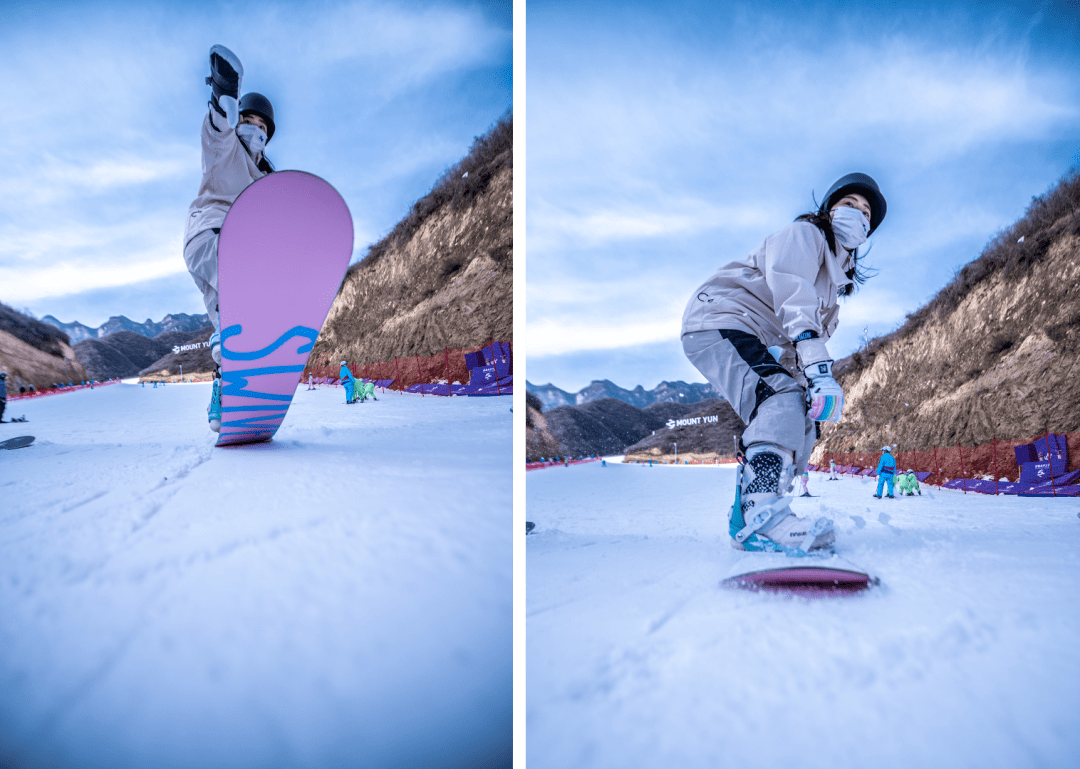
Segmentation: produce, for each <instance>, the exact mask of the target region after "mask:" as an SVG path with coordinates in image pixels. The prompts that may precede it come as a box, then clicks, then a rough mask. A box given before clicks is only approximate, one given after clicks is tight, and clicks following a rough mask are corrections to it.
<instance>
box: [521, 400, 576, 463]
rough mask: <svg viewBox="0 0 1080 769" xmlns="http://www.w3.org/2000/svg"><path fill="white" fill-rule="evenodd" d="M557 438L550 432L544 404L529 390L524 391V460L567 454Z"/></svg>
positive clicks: (534, 460) (532, 460)
mask: <svg viewBox="0 0 1080 769" xmlns="http://www.w3.org/2000/svg"><path fill="white" fill-rule="evenodd" d="M567 453H568V452H567V451H566V449H565V448H563V446H562V444H561V443H559V440H558V439H557V438H556V437H555V436H554V435H552V434H551V428H550V427H548V423H547V417H545V416H544V404H543V403H542V402H541V401H540V399H539V398H538V397H536V396H535V395H533V394H532V393H530V392H526V393H525V461H526V462H536V461H538V460H541V459H544V458H547V457H562V456H566V455H567Z"/></svg>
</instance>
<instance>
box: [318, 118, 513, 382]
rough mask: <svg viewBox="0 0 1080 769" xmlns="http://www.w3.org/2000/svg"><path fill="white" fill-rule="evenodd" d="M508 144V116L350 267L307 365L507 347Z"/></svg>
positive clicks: (510, 265)
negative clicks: (498, 344) (495, 345)
mask: <svg viewBox="0 0 1080 769" xmlns="http://www.w3.org/2000/svg"><path fill="white" fill-rule="evenodd" d="M513 137H514V126H513V118H512V116H511V115H507V116H506V117H504V118H503V119H502V120H500V121H499V122H498V123H497V124H496V125H495V126H494V127H493V128H492V129H491V130H490V131H489V132H488V133H487V134H486V135H484V136H482V137H478V138H477V139H476V141H475V142H474V143H473V146H472V149H471V150H470V152H469V154H468V155H467V156H466V157H465V158H464V159H463V160H462V161H461V162H459V163H458V164H457V165H455V166H454V167H452V168H450V169H449V170H447V171H446V173H444V174H443V176H442V177H441V178H440V179H439V180H438V182H437V183H436V184H435V186H434V188H433V189H432V190H431V192H430V193H428V195H426V196H425V197H423V198H421V199H420V200H418V201H417V202H416V203H415V204H414V205H413V207H412V210H411V211H410V212H409V214H408V216H406V217H405V218H404V219H403V220H402V221H401V222H399V223H398V224H397V226H396V227H395V228H394V230H393V231H392V232H391V233H390V234H389V235H387V236H386V237H385V238H384V239H383V240H381V241H380V242H378V243H376V244H375V245H373V246H371V247H370V249H369V250H368V253H367V255H366V256H365V257H364V259H363V260H362V261H360V262H359V263H357V264H355V265H353V266H352V267H350V268H349V271H348V273H347V274H346V275H345V279H344V281H343V282H342V285H341V288H340V290H339V291H338V295H337V298H336V299H335V300H334V304H333V306H332V307H331V309H330V314H329V316H328V317H327V319H326V323H325V324H324V325H323V328H322V332H321V333H320V335H319V338H318V340H317V341H316V342H315V346H314V349H313V351H312V354H311V358H310V360H309V365H310V366H313V367H318V366H324V365H333V366H334V367H335V370H336V366H337V363H338V362H340V361H342V360H349V361H352V362H356V363H366V362H372V363H373V362H377V361H388V360H392V359H393V358H394V357H406V356H412V355H421V356H424V355H432V354H435V353H441V352H442V351H443V349H444V348H447V347H449V348H465V347H473V346H476V345H481V344H485V343H487V341H488V340H489V339H494V340H498V341H508V342H509V341H513V316H514V312H513V310H514V308H513V275H514V271H513V262H514V235H513V221H514V217H513V213H514V197H513V181H514V168H513V145H514V142H513Z"/></svg>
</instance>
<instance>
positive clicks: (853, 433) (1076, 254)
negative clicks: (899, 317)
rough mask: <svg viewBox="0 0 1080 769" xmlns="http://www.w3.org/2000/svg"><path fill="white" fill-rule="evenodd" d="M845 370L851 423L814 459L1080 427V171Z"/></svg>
mask: <svg viewBox="0 0 1080 769" xmlns="http://www.w3.org/2000/svg"><path fill="white" fill-rule="evenodd" d="M1021 237H1023V241H1022V242H1017V241H1019V240H1020V238H1021ZM836 371H837V378H838V380H839V381H840V383H841V384H842V385H843V387H844V392H845V404H844V416H843V421H842V422H840V423H839V424H837V425H828V426H826V429H825V434H824V437H823V440H822V441H820V442H819V443H818V446H817V449H816V450H815V454H814V456H815V458H819V457H820V456H821V455H822V454H823V453H824V452H834V451H835V452H842V451H869V450H872V449H876V448H878V447H880V446H882V445H885V444H890V445H895V446H897V448H898V449H899V450H900V451H906V450H910V449H930V448H932V447H934V446H956V445H958V444H959V445H964V446H973V445H979V444H983V443H988V442H990V441H991V439H993V438H997V439H999V440H1002V439H1004V440H1018V439H1023V438H1029V437H1031V436H1035V435H1038V434H1039V433H1041V432H1043V431H1045V430H1047V429H1049V430H1050V431H1052V432H1057V433H1069V432H1076V431H1078V430H1080V379H1078V378H1077V374H1080V171H1074V172H1072V173H1071V174H1070V175H1068V176H1066V177H1065V178H1064V179H1063V180H1062V181H1061V183H1060V184H1059V185H1058V186H1057V187H1056V188H1055V189H1053V190H1051V192H1049V193H1048V194H1047V195H1045V196H1043V197H1039V198H1036V199H1034V201H1033V202H1032V205H1031V207H1030V208H1029V209H1028V211H1027V213H1026V214H1025V215H1024V217H1023V218H1022V219H1021V220H1020V221H1018V222H1017V223H1016V224H1015V225H1013V226H1012V227H1010V228H1009V229H1008V230H1006V231H1005V232H1003V233H1001V234H999V235H998V236H997V237H996V238H995V239H994V240H992V241H991V243H990V245H989V246H988V247H987V249H986V250H985V251H984V252H983V254H982V255H981V256H980V257H979V258H978V259H976V260H974V261H973V262H971V263H970V264H968V265H967V266H966V267H964V269H963V270H961V271H960V272H959V273H958V274H957V277H956V279H955V280H954V281H953V282H952V283H950V284H949V285H948V286H946V287H945V288H944V289H942V291H941V292H940V293H939V294H938V296H937V297H935V298H934V299H933V300H931V302H929V303H928V304H927V306H925V307H923V308H920V309H919V310H918V311H917V312H915V313H913V314H912V315H910V316H909V317H908V320H907V322H906V323H905V324H904V325H903V326H902V327H901V328H900V329H898V330H897V331H895V332H893V333H892V334H890V335H888V336H887V337H884V338H881V339H876V340H873V341H872V342H871V343H870V345H869V346H868V348H867V349H866V350H863V351H860V352H859V353H857V354H855V355H853V356H852V357H850V358H847V359H845V360H843V361H841V362H840V363H838V364H837V368H836Z"/></svg>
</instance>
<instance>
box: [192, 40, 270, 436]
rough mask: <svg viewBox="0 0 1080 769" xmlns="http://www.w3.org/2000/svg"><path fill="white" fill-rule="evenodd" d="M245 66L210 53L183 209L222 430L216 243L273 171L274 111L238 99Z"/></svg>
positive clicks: (226, 53)
mask: <svg viewBox="0 0 1080 769" xmlns="http://www.w3.org/2000/svg"><path fill="white" fill-rule="evenodd" d="M243 76H244V67H243V65H242V64H241V63H240V59H239V58H238V57H237V56H236V54H235V53H233V52H232V51H230V50H229V49H228V48H226V47H225V46H223V45H215V46H214V47H212V48H211V49H210V77H208V78H206V82H207V84H208V85H209V86H210V88H211V92H212V93H211V96H210V101H209V106H208V108H207V114H206V117H205V118H203V123H202V132H201V136H202V181H201V182H200V183H199V194H198V195H197V196H196V198H195V200H194V201H192V203H191V206H190V208H188V216H187V225H186V227H185V230H184V262H185V263H186V264H187V268H188V272H190V273H191V277H192V278H193V279H194V280H195V285H196V286H198V287H199V290H200V291H202V295H203V304H204V305H205V306H206V314H207V315H208V316H209V317H210V322H211V323H212V324H213V326H214V333H213V335H212V336H211V337H210V355H211V357H213V359H214V363H215V364H217V366H218V370H217V371H215V374H214V388H213V391H212V392H211V395H210V406H209V407H208V408H207V410H206V413H207V418H208V419H209V422H210V429H211V430H213V431H214V432H218V431H220V430H221V373H220V367H221V333H220V332H221V325H220V316H219V314H218V240H219V236H220V234H221V225H222V224H224V222H225V215H226V214H228V213H229V208H230V207H231V206H232V204H233V202H235V200H236V198H237V197H239V195H240V193H241V192H243V191H244V189H246V188H247V186H248V185H249V184H251V183H252V182H253V181H255V180H257V179H261V178H262V177H264V176H266V175H267V174H269V173H272V172H273V170H274V167H273V166H272V165H271V164H270V161H269V160H267V159H266V156H265V154H264V150H265V148H266V145H267V143H268V142H269V141H270V139H272V138H273V136H274V107H273V105H271V104H270V100H269V99H267V98H266V97H265V96H263V95H262V94H258V93H247V94H244V96H243V98H241V97H240V81H241V79H242V78H243Z"/></svg>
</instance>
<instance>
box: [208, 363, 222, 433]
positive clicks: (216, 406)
mask: <svg viewBox="0 0 1080 769" xmlns="http://www.w3.org/2000/svg"><path fill="white" fill-rule="evenodd" d="M206 416H207V419H209V420H210V429H211V430H213V431H214V432H215V433H217V432H221V378H220V376H215V377H214V389H213V391H212V392H211V393H210V405H209V406H208V407H207V409H206Z"/></svg>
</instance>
